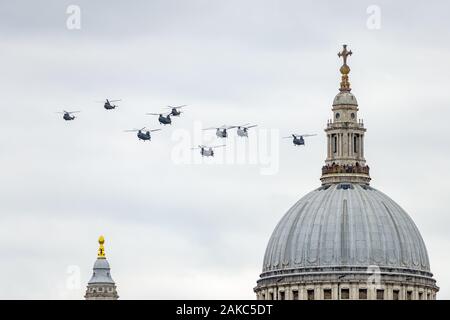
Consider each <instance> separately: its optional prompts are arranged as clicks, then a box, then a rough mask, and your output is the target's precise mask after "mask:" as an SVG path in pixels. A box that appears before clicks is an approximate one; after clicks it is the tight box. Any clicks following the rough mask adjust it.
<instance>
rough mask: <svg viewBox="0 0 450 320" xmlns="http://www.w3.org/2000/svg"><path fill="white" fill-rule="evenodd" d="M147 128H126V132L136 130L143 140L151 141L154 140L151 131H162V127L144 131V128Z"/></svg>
mask: <svg viewBox="0 0 450 320" xmlns="http://www.w3.org/2000/svg"><path fill="white" fill-rule="evenodd" d="M146 129H147V128H145V127H144V128H141V129H131V130H125V131H124V132H136V131H137V137H138V138H139V140H142V141H147V140H148V141H150V140H152V136H151V134H150V133H151V132H155V131H160V130H161V129H153V130H149V129H147V131H145V132H144V130H146Z"/></svg>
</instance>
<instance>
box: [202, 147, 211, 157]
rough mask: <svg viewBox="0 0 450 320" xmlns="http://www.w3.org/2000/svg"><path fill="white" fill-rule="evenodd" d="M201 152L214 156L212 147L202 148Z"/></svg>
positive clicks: (205, 155) (204, 154) (203, 154)
mask: <svg viewBox="0 0 450 320" xmlns="http://www.w3.org/2000/svg"><path fill="white" fill-rule="evenodd" d="M200 154H201V155H202V156H204V157H214V150H213V149H212V148H201V149H200Z"/></svg>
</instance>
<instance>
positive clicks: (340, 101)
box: [333, 91, 358, 106]
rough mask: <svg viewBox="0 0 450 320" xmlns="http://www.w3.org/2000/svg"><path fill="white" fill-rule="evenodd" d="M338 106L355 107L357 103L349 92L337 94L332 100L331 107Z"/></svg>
mask: <svg viewBox="0 0 450 320" xmlns="http://www.w3.org/2000/svg"><path fill="white" fill-rule="evenodd" d="M338 105H353V106H357V105H358V102H357V101H356V97H355V96H354V95H353V94H352V93H350V92H349V91H342V92H339V93H338V94H337V95H336V96H335V97H334V100H333V106H338Z"/></svg>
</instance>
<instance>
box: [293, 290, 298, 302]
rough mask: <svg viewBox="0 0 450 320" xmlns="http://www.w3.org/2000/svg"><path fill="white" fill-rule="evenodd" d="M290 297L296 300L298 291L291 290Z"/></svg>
mask: <svg viewBox="0 0 450 320" xmlns="http://www.w3.org/2000/svg"><path fill="white" fill-rule="evenodd" d="M292 299H293V300H298V291H297V290H292Z"/></svg>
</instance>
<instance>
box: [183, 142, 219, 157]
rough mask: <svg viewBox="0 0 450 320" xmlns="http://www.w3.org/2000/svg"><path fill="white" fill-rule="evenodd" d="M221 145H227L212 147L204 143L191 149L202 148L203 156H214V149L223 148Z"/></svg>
mask: <svg viewBox="0 0 450 320" xmlns="http://www.w3.org/2000/svg"><path fill="white" fill-rule="evenodd" d="M221 147H225V145H224V144H222V145H219V146H210V147H208V146H204V145H199V146H198V147H196V148H192V149H191V150H197V149H200V154H201V155H202V156H203V157H214V150H213V149H215V148H221Z"/></svg>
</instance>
